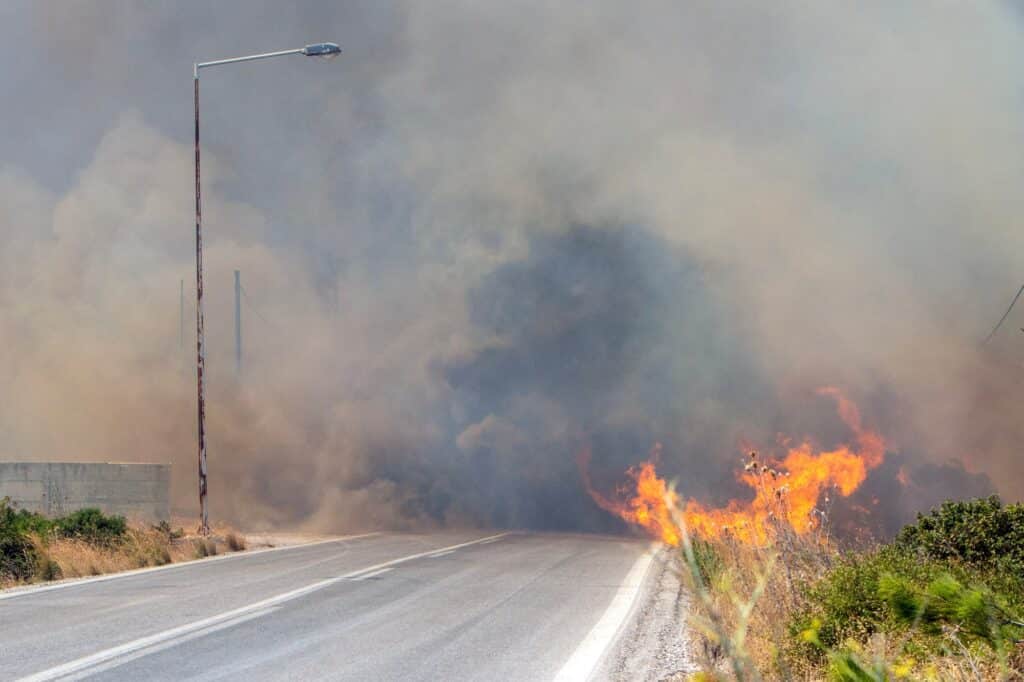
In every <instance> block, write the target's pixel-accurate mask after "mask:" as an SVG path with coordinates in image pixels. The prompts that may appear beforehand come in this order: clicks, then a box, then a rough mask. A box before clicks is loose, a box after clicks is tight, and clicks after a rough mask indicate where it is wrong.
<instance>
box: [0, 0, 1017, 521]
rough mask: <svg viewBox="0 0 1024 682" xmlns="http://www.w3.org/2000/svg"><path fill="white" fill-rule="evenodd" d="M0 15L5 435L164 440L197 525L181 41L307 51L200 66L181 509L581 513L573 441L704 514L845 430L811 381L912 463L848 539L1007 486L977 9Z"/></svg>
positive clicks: (1005, 239)
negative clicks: (199, 275) (853, 405)
mask: <svg viewBox="0 0 1024 682" xmlns="http://www.w3.org/2000/svg"><path fill="white" fill-rule="evenodd" d="M0 17H2V18H3V21H2V22H0V26H2V27H3V28H0V31H2V32H3V34H4V35H3V38H4V40H2V41H0V55H2V56H3V57H5V58H6V61H7V63H17V64H19V65H21V66H20V68H18V69H12V70H10V71H9V72H7V73H5V74H4V75H3V76H0V90H2V91H3V94H4V95H5V97H4V101H5V103H9V104H8V111H7V113H6V116H5V118H6V119H7V120H8V125H9V133H11V134H9V135H8V138H9V139H8V140H6V141H5V146H4V148H3V149H2V150H0V197H2V200H3V205H4V206H5V211H4V212H3V214H2V216H0V344H2V346H3V348H4V353H3V355H2V359H0V386H3V387H4V400H3V402H2V405H0V434H2V439H0V456H2V457H4V458H11V459H51V458H53V459H72V460H76V459H77V460H84V459H102V460H141V461H166V462H172V463H173V465H174V467H173V472H174V481H173V494H174V499H175V504H176V506H177V507H178V508H179V509H181V510H183V511H189V510H191V509H193V508H194V505H195V503H194V499H193V498H194V489H195V481H194V458H195V452H194V441H195V435H194V432H195V408H194V401H195V395H194V384H193V372H194V369H193V368H192V364H194V363H193V357H192V356H193V355H194V353H193V351H192V349H193V348H194V310H193V309H192V300H193V298H194V288H193V287H194V269H193V268H194V264H193V258H194V252H193V243H192V238H193V235H192V215H191V210H192V203H191V202H192V198H191V192H192V186H191V182H192V177H191V162H192V158H191V153H192V146H191V139H190V135H191V124H192V122H191V113H192V103H191V87H192V83H191V82H190V80H191V64H192V62H193V61H195V60H204V59H216V58H220V57H227V56H232V55H235V54H246V53H252V52H260V51H265V50H274V49H283V48H287V47H291V46H298V45H302V44H304V43H306V42H310V41H317V40H336V41H337V42H339V43H341V44H342V45H343V47H344V48H345V53H344V54H343V56H342V58H341V59H339V60H336V61H334V62H329V63H320V62H313V61H312V60H307V59H305V58H298V57H295V58H291V57H290V58H287V59H280V60H269V61H266V62H260V63H258V64H257V65H237V66H232V67H222V68H219V69H211V70H209V71H204V73H203V80H202V98H203V99H202V103H201V107H202V111H203V140H204V142H203V145H204V147H203V153H204V157H203V169H204V219H205V225H206V228H207V232H206V234H207V251H206V257H205V263H206V267H207V273H206V275H207V280H206V281H207V289H206V291H207V295H208V298H207V301H208V303H207V311H206V315H207V330H208V349H209V351H208V368H209V371H210V386H209V408H208V420H209V433H210V447H209V452H210V478H211V481H210V486H211V487H210V499H211V503H212V505H213V513H214V515H215V516H216V517H227V518H229V519H232V520H235V521H237V522H241V523H244V524H246V525H248V526H253V525H258V524H266V525H302V524H306V525H309V526H312V527H318V528H328V529H332V530H337V529H345V528H354V527H366V526H382V527H384V526H386V527H410V526H424V525H425V526H432V525H443V524H470V525H498V526H528V527H539V528H567V529H580V528H582V529H609V528H615V527H617V526H614V525H608V524H610V523H612V522H611V521H609V520H608V519H606V518H604V516H603V514H602V512H600V510H598V509H596V508H595V507H594V505H593V504H592V503H591V502H590V501H589V499H588V498H587V496H586V493H585V491H584V490H583V489H582V486H581V485H580V482H579V479H578V473H577V471H576V467H575V462H574V457H575V454H576V452H577V451H578V450H579V448H580V447H581V446H582V445H583V444H584V443H586V444H589V445H590V446H591V448H592V451H593V453H594V467H595V471H594V476H595V484H598V485H601V484H606V485H607V486H610V485H613V484H614V480H615V477H616V476H618V475H620V474H621V471H622V470H623V469H624V468H625V466H626V465H628V464H629V463H632V462H634V461H636V460H638V459H640V458H642V457H643V456H644V455H645V453H646V452H647V451H648V450H649V448H650V447H651V446H652V444H653V443H654V442H661V443H663V445H664V448H663V456H662V457H663V461H662V463H661V465H660V467H659V470H660V471H662V472H664V473H665V474H667V475H668V476H670V477H678V478H679V480H680V488H681V491H682V492H683V494H685V495H691V494H692V495H695V496H699V497H701V498H702V499H705V500H707V501H709V502H716V501H721V500H724V499H725V498H727V497H729V496H730V495H732V494H734V493H735V492H736V488H735V480H734V478H733V469H734V468H735V463H736V461H737V457H738V455H739V451H740V448H741V447H745V446H747V445H748V444H752V445H754V446H758V447H763V446H764V444H771V443H773V442H774V441H775V436H776V434H777V433H779V432H785V433H789V434H793V435H796V436H802V435H808V436H811V437H814V438H816V439H818V440H820V441H822V442H824V443H826V444H828V443H834V442H838V441H840V440H843V439H844V438H849V433H847V432H846V431H845V430H844V427H843V425H842V423H841V422H839V421H838V419H837V418H836V416H835V414H834V411H833V410H832V408H831V406H830V405H829V404H827V401H825V402H824V403H823V402H822V401H821V399H820V398H817V397H815V395H814V392H813V389H815V388H817V387H818V386H822V385H838V386H841V387H843V388H844V390H845V391H846V392H847V393H848V394H849V396H850V397H851V398H853V399H854V400H856V401H857V403H858V404H859V405H860V407H861V411H862V412H863V414H864V418H865V422H866V423H867V424H869V425H870V426H871V427H872V428H874V429H876V430H878V431H880V432H882V433H883V434H885V436H886V438H887V441H888V442H890V443H891V444H892V446H893V448H894V450H896V451H898V452H899V453H900V454H899V455H898V456H897V457H896V459H893V460H892V461H899V462H900V465H901V466H903V467H904V470H905V472H911V473H908V474H906V475H907V476H909V477H910V480H913V481H918V483H916V484H915V485H916V488H915V487H914V486H903V487H900V488H899V491H900V495H898V496H897V497H899V502H898V503H896V502H893V503H891V504H892V505H893V506H891V507H887V510H889V511H886V512H885V513H881V514H879V517H880V518H883V519H885V520H886V521H885V523H886V524H889V525H891V523H890V520H891V519H896V518H900V519H901V518H904V517H905V516H906V515H908V514H911V513H912V512H913V511H916V509H918V508H921V507H923V506H925V505H928V504H932V503H933V502H934V500H933V499H932V498H933V493H934V491H936V490H942V491H944V494H947V492H948V494H949V495H957V494H976V493H980V492H983V491H986V490H988V489H989V486H990V485H994V487H995V488H996V489H997V490H998V491H999V492H1000V493H1002V494H1003V495H1006V496H1008V497H1010V498H1014V499H1016V498H1019V491H1020V490H1021V489H1022V485H1024V468H1022V467H1021V465H1020V463H1019V458H1018V452H1019V443H1020V442H1021V440H1022V437H1024V433H1022V426H1021V420H1020V419H1019V417H1018V408H1017V407H1016V402H1017V400H1016V399H1017V395H1018V393H1019V387H1020V376H1021V374H1020V372H1021V371H1022V370H1021V360H1022V358H1021V351H1020V349H1019V344H1020V343H1021V342H1022V341H1024V337H1021V336H1020V335H1019V334H1020V332H1018V331H1017V329H1018V327H1020V326H1021V324H1020V322H1021V320H1022V318H1021V317H1020V315H1021V314H1022V312H1021V311H1018V312H1016V313H1015V314H1014V315H1013V316H1011V318H1010V319H1009V320H1008V321H1007V324H1005V325H1004V329H1003V330H1002V331H1001V332H1000V334H999V335H997V336H996V338H994V339H993V340H992V342H991V343H989V344H988V345H986V346H984V347H982V346H981V345H980V343H979V342H980V340H981V339H983V338H984V337H985V334H987V332H988V330H989V329H990V328H991V325H992V324H993V323H994V321H995V320H996V319H998V317H999V315H1000V314H1001V313H1002V311H1003V309H1004V307H1005V305H1006V303H1007V299H1008V298H1009V297H1010V296H1012V294H1013V292H1014V291H1016V289H1017V287H1019V286H1020V283H1021V281H1022V280H1024V277H1022V272H1024V271H1022V270H1021V269H1020V268H1019V267H1018V264H1017V261H1018V260H1019V258H1018V257H1017V254H1018V253H1020V251H1021V246H1024V244H1021V241H1022V237H1021V236H1020V234H1021V233H1020V231H1019V230H1017V229H1015V228H1016V224H1015V221H1016V219H1017V217H1018V216H1019V215H1021V214H1022V212H1024V211H1022V209H1024V206H1022V205H1021V204H1022V201H1024V200H1022V199H1021V198H1020V193H1019V192H1018V191H1017V187H1018V186H1019V184H1020V180H1021V178H1022V171H1024V168H1022V166H1021V164H1022V161H1021V159H1020V155H1019V154H1017V153H1016V150H1018V149H1020V147H1021V143H1022V142H1024V125H1022V123H1021V121H1022V120H1024V118H1022V117H1021V116H1020V113H1021V111H1020V110H1021V108H1022V102H1021V101H1020V94H1019V88H1018V87H1017V74H1018V73H1019V68H1018V67H1019V65H1020V64H1021V63H1022V61H1024V54H1022V48H1021V45H1022V44H1024V43H1021V40H1020V38H1021V32H1022V31H1021V29H1022V27H1021V23H1020V16H1019V12H1018V10H1017V9H1016V7H1015V6H1012V5H1009V4H1006V5H1003V4H997V3H991V4H962V5H955V6H953V5H951V6H946V7H941V8H932V9H931V10H930V11H929V12H928V13H927V14H922V13H914V12H912V11H911V10H910V9H907V8H900V7H896V6H892V5H891V4H890V3H877V4H868V5H858V8H857V10H852V9H844V8H839V7H815V8H812V9H808V8H807V7H806V5H804V4H798V3H789V2H778V3H772V4H771V5H770V6H769V5H760V4H757V3H751V4H749V5H747V6H741V5H723V4H722V3H714V2H709V3H682V4H680V3H662V2H651V3H642V4H641V5H639V6H637V5H631V6H626V5H624V4H622V3H615V2H594V3H587V5H586V6H585V7H583V6H577V7H569V6H566V5H554V6H553V5H551V4H550V3H541V2H534V1H532V0H523V1H522V2H517V3H503V4H500V5H494V6H489V5H481V4H480V3H472V2H465V1H458V0H451V1H445V2H435V3H431V4H430V5H429V6H427V5H422V4H418V3H397V4H391V5H389V6H387V7H382V6H380V4H379V3H358V2H357V3H350V4H345V5H343V6H339V5H338V4H336V3H328V2H320V1H318V0H317V1H314V0H307V1H305V2H300V3H295V6H294V7H289V8H288V9H287V10H284V9H282V8H280V7H279V6H277V5H275V4H273V3H253V2H240V1H236V2H221V3H217V4H216V5H215V6H213V7H199V6H195V7H174V8H173V9H171V8H170V7H169V6H168V7H166V8H161V7H151V6H145V7H144V6H141V5H137V4H135V3H127V2H125V3H104V4H102V5H97V4H95V3H86V2H39V3H27V2H25V3H10V4H8V5H6V6H5V7H4V9H3V10H0ZM28 54H31V55H32V59H30V60H29V59H26V58H25V55H28ZM311 62H312V63H311ZM235 269H238V270H240V271H241V272H242V282H243V286H244V287H245V291H246V294H247V296H246V303H245V306H244V307H243V327H244V337H245V338H244V345H245V358H244V366H243V372H242V374H241V376H235V374H234V370H233V358H232V352H233V338H232V333H233V309H232V306H233V302H232V286H231V281H232V271H233V270H235ZM181 280H184V282H185V293H186V296H185V299H186V310H185V317H186V335H185V349H184V350H183V349H182V348H181V345H180V339H179V333H180V332H179V316H178V306H179V301H178V295H179V282H180V281H181ZM950 462H953V463H950ZM899 469H900V467H899V466H895V465H893V466H892V467H890V466H889V465H886V466H883V467H881V468H879V469H877V470H876V471H875V472H873V473H872V478H871V479H869V481H868V483H867V484H866V485H865V489H868V488H871V486H873V485H876V484H875V483H873V481H875V480H876V479H877V481H878V483H877V486H880V487H878V489H879V490H883V491H884V492H885V494H883V495H881V496H880V499H882V502H881V503H880V504H889V503H888V502H887V500H888V499H890V498H892V497H893V492H892V490H893V489H891V488H889V487H887V482H889V481H891V479H892V477H894V476H896V475H897V474H898V473H899ZM880 477H882V478H880ZM988 479H990V480H991V482H992V483H990V482H989V480H988ZM925 481H927V483H925ZM871 489H872V490H874V488H871ZM915 490H916V491H917V492H915ZM865 494H867V493H865ZM858 504H862V506H868V505H870V504H871V500H870V499H866V500H861V501H859V502H858ZM880 523H881V522H880ZM883 530H886V531H887V530H889V528H888V526H885V528H884V529H883Z"/></svg>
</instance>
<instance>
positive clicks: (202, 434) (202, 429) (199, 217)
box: [192, 43, 341, 535]
mask: <svg viewBox="0 0 1024 682" xmlns="http://www.w3.org/2000/svg"><path fill="white" fill-rule="evenodd" d="M289 54H301V55H305V56H306V57H320V58H322V59H333V58H334V57H337V56H338V55H339V54H341V48H340V47H338V46H337V45H336V44H335V43H314V44H312V45H306V46H305V47H300V48H298V49H296V50H282V51H281V52H267V53H264V54H252V55H249V56H247V57H233V58H231V59H218V60H216V61H212V62H198V63H196V64H193V65H192V77H193V79H194V81H195V110H196V393H197V396H198V415H199V422H198V423H199V515H200V521H199V532H200V533H202V534H203V535H208V534H209V532H210V515H209V511H208V510H207V508H206V396H205V390H204V385H203V378H204V377H203V375H204V370H205V368H206V347H205V344H204V341H203V212H202V204H201V201H200V196H201V193H200V184H199V70H200V69H205V68H207V67H210V66H219V65H221V64H234V63H236V62H249V61H253V60H256V59H268V58H270V57H283V56H285V55H289Z"/></svg>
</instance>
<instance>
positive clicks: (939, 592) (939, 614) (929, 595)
mask: <svg viewBox="0 0 1024 682" xmlns="http://www.w3.org/2000/svg"><path fill="white" fill-rule="evenodd" d="M879 594H880V595H881V596H882V597H883V598H884V599H885V600H886V602H887V603H888V605H889V607H890V608H891V609H892V611H893V613H894V614H895V615H896V617H897V618H900V619H901V620H903V621H904V622H905V623H908V624H910V625H912V626H914V627H919V628H921V629H922V630H924V631H925V632H929V633H930V634H934V635H938V634H939V633H940V632H941V627H942V626H944V625H945V626H953V627H954V628H955V631H956V632H958V633H961V636H963V637H964V638H965V639H966V640H967V641H969V642H970V641H976V642H980V643H982V644H985V645H987V646H988V647H989V648H990V649H992V650H993V651H995V652H997V653H1000V654H1005V653H1006V652H1007V651H1008V648H1009V647H1010V646H1012V645H1013V643H1014V642H1016V641H1018V640H1020V638H1021V636H1022V635H1024V622H1021V620H1020V618H1018V617H1016V616H1015V615H1014V614H1013V613H1012V612H1011V610H1010V607H1009V606H1008V605H1007V603H1006V600H1005V599H1004V598H1002V597H1000V596H999V595H997V594H994V593H993V592H992V591H991V590H990V589H988V588H986V587H983V586H979V587H967V586H965V585H964V584H963V583H962V582H961V581H959V580H957V579H956V578H954V577H953V576H951V575H948V574H946V575H942V576H939V577H938V578H936V579H935V580H933V581H932V582H930V583H929V584H928V585H927V587H925V588H924V589H919V588H916V587H915V586H914V585H912V584H911V583H910V582H909V581H908V580H906V579H905V578H903V577H901V576H896V575H892V574H886V575H884V576H882V579H881V581H880V584H879Z"/></svg>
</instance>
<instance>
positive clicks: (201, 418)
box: [192, 67, 210, 535]
mask: <svg viewBox="0 0 1024 682" xmlns="http://www.w3.org/2000/svg"><path fill="white" fill-rule="evenodd" d="M192 73H193V76H194V81H195V109H196V393H197V397H198V401H197V404H198V429H199V532H200V533H201V534H203V535H209V534H210V514H209V510H207V508H206V396H205V393H204V387H203V379H204V376H203V375H204V370H205V368H206V349H205V347H204V340H203V211H202V202H201V192H200V185H199V69H198V67H193V71H192Z"/></svg>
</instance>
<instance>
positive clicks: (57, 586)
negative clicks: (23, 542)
mask: <svg viewBox="0 0 1024 682" xmlns="http://www.w3.org/2000/svg"><path fill="white" fill-rule="evenodd" d="M376 535H380V533H362V534H361V535H343V536H341V537H337V538H331V539H330V540H317V541H316V542H307V543H305V544H302V545H287V546H285V547H267V548H265V549H254V550H252V551H247V552H232V553H230V554H220V555H218V556H212V557H206V558H204V559H193V560H191V561H181V562H178V563H176V564H165V565H163V566H150V567H148V568H136V569H133V570H131V571H122V572H120V573H108V574H107V575H98V576H95V577H92V578H72V579H70V580H63V581H61V582H57V583H49V584H46V585H34V586H32V587H12V588H9V590H8V591H3V592H0V601H2V600H4V599H16V598H18V597H24V596H27V595H30V594H39V593H40V592H49V591H51V590H62V589H64V588H66V587H78V586H79V585H88V584H90V583H104V582H107V581H108V580H118V579H120V578H130V577H132V576H135V575H139V574H140V573H155V572H156V571H169V570H172V569H175V568H185V567H186V566H203V565H206V564H209V563H212V562H215V561H224V560H225V559H237V558H240V557H247V556H256V555H259V554H267V553H269V552H283V551H285V550H288V549H302V548H303V547H315V546H317V545H326V544H328V543H331V542H346V541H348V540H358V539H360V538H369V537H374V536H376Z"/></svg>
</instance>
